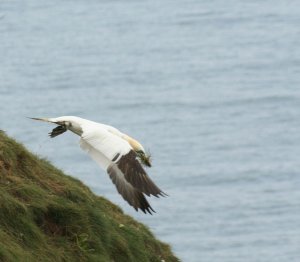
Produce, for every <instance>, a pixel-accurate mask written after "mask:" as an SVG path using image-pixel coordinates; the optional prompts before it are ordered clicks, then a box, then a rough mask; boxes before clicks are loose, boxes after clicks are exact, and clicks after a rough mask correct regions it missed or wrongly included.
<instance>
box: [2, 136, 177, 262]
mask: <svg viewBox="0 0 300 262" xmlns="http://www.w3.org/2000/svg"><path fill="white" fill-rule="evenodd" d="M163 260H164V261H166V262H169V261H170V262H172V261H179V260H178V259H177V258H176V257H175V256H174V255H173V254H172V252H171V250H170V247H169V246H168V245H167V244H164V243H162V242H160V241H158V240H157V239H155V237H154V236H153V234H152V233H151V232H150V231H149V229H148V228H147V227H146V226H144V225H143V224H141V223H138V222H137V221H135V220H133V218H131V217H129V216H127V215H125V214H123V212H122V210H121V209H120V208H119V207H117V206H116V205H114V204H112V203H111V202H109V201H108V200H106V199H104V198H102V197H99V196H96V195H94V194H93V193H92V192H91V191H90V190H89V188H87V187H86V186H85V185H83V184H82V183H81V182H80V181H78V180H76V179H74V178H72V177H70V176H67V175H65V174H63V173H62V171H60V170H58V169H57V168H55V167H54V166H52V165H51V164H50V163H49V162H48V161H46V160H43V159H40V158H39V157H37V156H35V155H33V154H32V153H30V152H28V151H27V150H26V149H25V148H24V147H23V146H22V145H21V144H19V143H17V142H16V141H14V140H13V139H11V138H9V137H8V136H7V135H6V134H5V133H4V132H2V131H0V261H14V262H15V261H22V262H24V261H55V262H59V261H95V262H96V261H97V262H101V261H115V262H122V261H124V262H128V261H138V262H143V261H145V262H146V261H151V262H155V261H157V262H159V261H163Z"/></svg>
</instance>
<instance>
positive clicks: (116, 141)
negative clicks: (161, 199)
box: [80, 127, 164, 214]
mask: <svg viewBox="0 0 300 262" xmlns="http://www.w3.org/2000/svg"><path fill="white" fill-rule="evenodd" d="M82 129H83V133H82V135H81V139H80V146H81V148H82V149H83V150H85V151H86V152H87V153H88V154H89V155H90V156H91V158H92V159H93V160H94V161H96V162H97V163H98V164H99V165H100V166H101V167H102V168H103V169H104V170H106V171H107V173H108V174H109V176H110V178H111V180H112V182H113V183H114V184H115V186H116V188H117V190H118V192H119V193H120V194H121V195H122V197H123V198H124V199H125V200H126V201H127V202H128V203H129V204H130V205H131V206H133V207H134V208H135V209H136V210H137V209H141V210H142V211H143V212H144V213H146V212H148V213H150V214H151V211H152V212H155V211H154V210H153V209H152V207H151V206H150V204H149V203H148V201H147V200H146V198H145V196H144V195H143V193H145V194H146V195H148V196H150V195H154V196H156V197H158V196H159V195H161V196H163V195H164V193H163V192H162V191H161V190H160V189H159V188H158V187H157V186H156V185H155V184H154V183H153V181H152V180H151V179H150V178H149V176H148V175H147V173H146V172H145V170H144V169H143V167H142V166H141V163H140V162H139V161H138V159H137V155H136V153H135V151H134V150H133V149H132V148H131V146H130V145H129V143H128V142H127V141H126V140H124V139H122V138H120V137H118V136H117V135H114V134H113V133H111V132H109V131H107V130H105V129H103V128H96V129H95V128H84V127H83V128H82ZM90 130H92V131H90Z"/></svg>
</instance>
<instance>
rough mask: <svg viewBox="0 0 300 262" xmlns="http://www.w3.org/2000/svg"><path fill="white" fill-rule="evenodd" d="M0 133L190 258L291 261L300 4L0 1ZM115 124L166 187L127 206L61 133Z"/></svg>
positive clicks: (298, 180) (299, 117)
mask: <svg viewBox="0 0 300 262" xmlns="http://www.w3.org/2000/svg"><path fill="white" fill-rule="evenodd" d="M0 109H1V110H0V129H3V130H5V131H6V132H7V133H8V134H9V135H11V136H14V137H15V138H17V139H18V140H20V141H21V142H23V143H24V144H25V145H26V146H27V147H29V148H30V149H31V150H33V151H34V152H36V153H37V154H39V155H40V156H42V157H46V158H48V159H49V160H51V161H52V162H53V163H54V164H55V165H57V166H58V167H60V168H61V169H63V170H64V171H65V172H66V173H67V174H70V175H72V176H74V177H77V178H79V179H80V180H82V181H83V182H84V183H85V184H87V185H89V186H90V187H91V188H92V190H93V191H94V192H95V193H96V194H99V195H104V196H105V197H107V198H108V199H110V200H111V201H113V202H114V203H117V204H118V205H120V206H121V207H122V209H123V210H124V212H126V213H127V214H130V215H132V216H133V217H135V218H136V219H137V220H139V221H141V222H143V223H145V224H147V225H148V226H149V227H150V228H151V229H152V231H153V232H154V233H155V234H156V235H157V236H158V237H159V238H160V239H161V240H163V241H166V242H168V243H170V244H171V246H172V248H173V250H174V252H175V253H176V254H177V255H178V256H179V257H180V258H181V259H182V260H183V261H191V262H198V261H199V262H201V261H206V262H211V261H220V262H232V261H255V262H256V261H266V262H269V261H272V262H277V261H280V262H281V261H287V262H291V261H300V2H299V1H255V0H253V1H247V3H246V1H238V0H229V1H221V0H214V1H204V0H203V1H201V0H191V1H189V0H188V1H176V0H175V1H174V0H173V1H171V0H166V1H157V0H154V1H153V0H152V1H150V0H149V1H143V0H138V1H137V0H129V1H121V0H116V1H114V0H112V1H101V0H90V1H83V0H74V1H68V0H59V1H58V0H52V1H42V0H27V1H21V0H19V1H16V0H1V1H0ZM60 115H76V116H81V117H84V118H88V119H91V120H95V121H98V122H103V123H107V124H111V125H113V126H116V127H117V128H119V129H121V130H122V131H123V132H125V133H128V134H130V135H132V136H133V137H135V138H137V139H138V140H140V141H141V142H142V143H143V144H144V146H145V147H146V148H148V149H149V150H150V151H151V153H152V155H153V168H151V169H149V175H150V176H151V177H152V178H153V180H154V181H155V182H156V183H157V184H158V185H159V186H160V187H161V188H162V189H163V190H165V191H166V192H167V193H168V194H169V195H170V196H169V197H168V198H163V199H152V198H151V199H150V201H151V203H152V205H153V207H154V208H155V210H156V211H157V214H155V215H153V216H150V215H144V214H141V213H136V212H135V211H134V210H133V209H132V208H131V207H130V206H128V205H127V203H126V202H125V201H123V200H122V198H121V197H120V196H119V195H118V194H117V192H116V190H115V188H114V186H113V184H112V183H111V181H110V180H109V178H108V176H107V175H106V174H105V172H104V171H102V170H100V168H98V166H97V165H96V164H95V163H94V162H93V161H92V160H91V159H89V157H88V156H87V155H85V153H84V152H82V151H81V150H80V149H79V147H78V144H77V141H78V137H76V136H74V135H73V134H71V133H69V134H66V135H63V136H59V137H57V138H56V139H52V140H51V139H49V138H48V137H47V132H49V131H50V130H51V128H52V126H49V125H47V124H44V123H38V122H33V121H30V120H29V119H27V118H26V116H37V117H39V116H50V117H54V116H60Z"/></svg>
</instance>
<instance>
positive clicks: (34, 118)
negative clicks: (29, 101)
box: [28, 117, 55, 124]
mask: <svg viewBox="0 0 300 262" xmlns="http://www.w3.org/2000/svg"><path fill="white" fill-rule="evenodd" d="M28 118H30V119H33V120H39V121H43V122H48V123H53V124H55V122H54V121H52V120H51V118H38V117H28Z"/></svg>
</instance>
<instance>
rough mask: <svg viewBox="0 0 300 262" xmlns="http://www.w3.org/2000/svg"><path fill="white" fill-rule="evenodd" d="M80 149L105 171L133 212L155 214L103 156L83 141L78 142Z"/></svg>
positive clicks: (145, 200)
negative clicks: (132, 208)
mask: <svg viewBox="0 0 300 262" xmlns="http://www.w3.org/2000/svg"><path fill="white" fill-rule="evenodd" d="M80 147H81V148H82V149H83V150H84V151H86V152H87V153H88V154H89V155H90V156H91V158H92V159H93V160H94V161H95V162H96V163H98V164H99V165H100V166H101V167H102V168H103V169H104V170H107V172H108V174H109V176H110V178H111V180H112V182H113V183H114V184H115V186H116V188H117V190H118V192H119V193H120V195H122V197H123V198H124V200H126V201H127V202H128V203H129V205H131V206H133V207H134V209H135V210H138V209H141V210H142V211H143V212H144V213H146V212H148V213H149V214H151V211H153V212H155V211H154V210H153V209H152V207H151V206H150V204H149V203H148V201H147V199H146V198H145V196H144V195H143V193H141V192H140V191H138V190H137V189H135V188H134V187H133V186H132V185H131V184H130V183H128V182H127V181H126V179H125V178H124V175H123V173H122V172H121V171H120V170H119V169H118V167H117V166H116V165H115V164H113V163H112V161H111V160H109V159H108V158H107V157H106V156H105V155H103V154H102V153H101V152H99V151H98V150H97V149H95V148H94V147H93V146H91V145H90V144H88V143H87V142H86V141H85V140H84V139H81V140H80Z"/></svg>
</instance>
